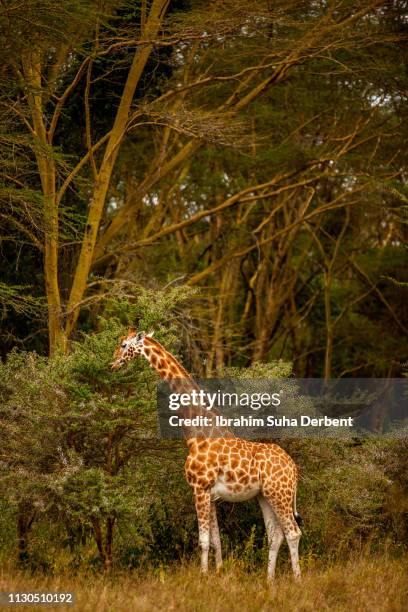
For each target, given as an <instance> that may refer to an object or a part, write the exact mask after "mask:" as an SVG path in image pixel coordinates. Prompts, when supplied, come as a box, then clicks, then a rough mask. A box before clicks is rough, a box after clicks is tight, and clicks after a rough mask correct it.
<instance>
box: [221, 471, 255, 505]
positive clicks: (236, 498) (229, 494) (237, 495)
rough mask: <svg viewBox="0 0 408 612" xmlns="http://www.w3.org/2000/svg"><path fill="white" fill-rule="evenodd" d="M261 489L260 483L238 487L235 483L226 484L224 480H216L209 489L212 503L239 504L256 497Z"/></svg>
mask: <svg viewBox="0 0 408 612" xmlns="http://www.w3.org/2000/svg"><path fill="white" fill-rule="evenodd" d="M260 489H261V485H260V483H251V484H249V485H239V484H237V483H234V482H233V483H231V484H230V483H227V482H225V480H224V478H222V477H221V478H218V480H217V481H216V483H215V485H214V486H213V487H212V489H211V499H212V500H213V501H217V500H222V501H228V502H241V501H246V500H247V499H251V498H252V497H255V495H258V493H259V491H260Z"/></svg>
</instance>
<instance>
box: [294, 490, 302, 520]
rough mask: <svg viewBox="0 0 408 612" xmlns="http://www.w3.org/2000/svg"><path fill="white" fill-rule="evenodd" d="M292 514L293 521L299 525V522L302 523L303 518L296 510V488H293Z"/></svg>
mask: <svg viewBox="0 0 408 612" xmlns="http://www.w3.org/2000/svg"><path fill="white" fill-rule="evenodd" d="M293 516H294V517H295V521H296V522H297V524H298V525H299V527H300V526H301V524H302V523H303V520H302V517H301V516H300V514H299V513H298V511H297V510H296V489H295V495H294V496H293Z"/></svg>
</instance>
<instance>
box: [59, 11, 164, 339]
mask: <svg viewBox="0 0 408 612" xmlns="http://www.w3.org/2000/svg"><path fill="white" fill-rule="evenodd" d="M168 4H169V0H154V1H153V4H152V6H151V9H150V12H149V16H148V19H147V22H146V26H145V29H144V32H143V35H144V36H145V37H146V38H150V39H151V40H153V39H154V38H155V37H156V36H157V33H158V31H159V28H160V26H161V23H162V20H163V18H164V15H165V13H166V10H167V7H168ZM152 49H153V45H146V46H143V47H139V48H138V49H137V51H136V52H135V55H134V58H133V62H132V66H131V68H130V70H129V74H128V77H127V80H126V84H125V87H124V90H123V94H122V97H121V100H120V104H119V107H118V110H117V113H116V117H115V121H114V124H113V127H112V130H111V132H110V137H109V140H108V144H107V145H106V150H105V154H104V157H103V160H102V164H101V167H100V169H99V172H98V176H97V179H96V183H95V188H94V192H93V196H92V201H91V204H90V209H89V213H88V219H87V224H86V228H85V234H84V237H83V239H82V245H81V251H80V254H79V259H78V263H77V266H76V270H75V275H74V280H73V284H72V288H71V293H70V296H69V302H68V309H67V320H66V327H65V332H66V336H67V337H69V335H70V333H71V332H72V331H73V329H74V327H75V324H76V322H77V319H78V315H79V304H80V302H81V300H82V299H83V296H84V293H85V291H86V285H87V280H88V275H89V270H90V268H91V264H92V260H93V257H94V249H95V244H96V239H97V236H98V231H99V225H100V222H101V218H102V213H103V209H104V206H105V199H106V194H107V191H108V188H109V183H110V179H111V176H112V172H113V168H114V165H115V161H116V158H117V156H118V153H119V148H120V145H121V142H122V140H123V137H124V135H125V132H126V125H127V122H128V119H129V112H130V107H131V104H132V101H133V96H134V93H135V90H136V87H137V84H138V82H139V79H140V77H141V76H142V73H143V70H144V68H145V66H146V63H147V60H148V59H149V56H150V54H151V52H152Z"/></svg>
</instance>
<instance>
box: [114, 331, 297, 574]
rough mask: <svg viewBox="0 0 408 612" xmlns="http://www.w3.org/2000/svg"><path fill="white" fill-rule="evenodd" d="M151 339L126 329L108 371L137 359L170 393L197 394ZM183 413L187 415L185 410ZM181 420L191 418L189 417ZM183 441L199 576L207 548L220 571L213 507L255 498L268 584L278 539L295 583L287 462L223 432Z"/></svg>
mask: <svg viewBox="0 0 408 612" xmlns="http://www.w3.org/2000/svg"><path fill="white" fill-rule="evenodd" d="M152 335H153V333H152V332H151V333H146V332H142V331H141V332H138V333H137V332H136V330H135V329H133V328H130V329H129V331H128V334H127V336H124V337H123V338H122V339H121V342H120V345H119V347H118V348H117V349H116V351H115V353H114V361H113V363H112V364H111V369H112V370H118V369H119V368H121V367H122V366H123V365H125V364H126V363H128V362H129V361H131V360H133V359H134V358H136V357H138V356H143V357H144V358H145V359H147V361H148V362H149V365H150V366H151V367H152V368H153V369H154V370H155V371H156V372H157V373H158V375H159V376H160V378H162V379H163V380H165V381H167V383H168V384H169V387H170V389H171V390H172V391H173V392H176V393H190V392H191V391H192V390H195V391H197V390H198V389H199V387H198V385H197V384H196V382H195V381H194V380H193V378H192V377H191V376H190V374H188V372H187V371H186V370H185V369H184V368H183V366H182V365H181V364H180V363H179V362H178V361H177V359H176V358H175V357H174V356H173V355H172V354H171V353H170V352H169V351H167V350H166V349H165V348H164V347H163V346H162V345H161V344H160V343H159V342H157V340H154V339H153V338H152ZM204 409H205V407H204V408H202V410H203V411H204ZM186 410H190V411H191V408H186ZM196 410H198V411H199V410H200V409H199V408H198V409H196ZM205 413H206V414H208V411H207V410H206V411H205ZM187 414H188V415H189V416H191V412H189V413H187ZM195 414H197V412H195ZM184 435H185V438H186V442H187V446H188V451H189V453H188V456H187V459H186V463H185V475H186V479H187V482H188V483H189V485H190V486H191V488H192V490H193V493H194V499H195V507H196V512H197V519H198V532H199V545H200V548H201V571H202V573H204V574H206V573H207V572H208V556H209V549H210V547H211V548H213V549H214V551H215V565H216V570H217V571H219V570H220V569H221V566H222V553H221V541H220V534H219V528H218V521H217V511H216V505H215V504H216V501H218V500H223V501H228V502H240V501H246V500H248V499H251V498H253V497H257V499H258V502H259V505H260V507H261V511H262V514H263V518H264V522H265V528H266V534H267V539H268V545H269V553H268V570H267V578H268V581H272V580H273V578H274V575H275V567H276V559H277V555H278V552H279V548H280V546H281V544H282V541H283V539H284V538H286V542H287V544H288V547H289V551H290V557H291V563H292V570H293V574H294V577H295V579H300V566H299V552H298V549H299V540H300V537H301V531H300V529H299V526H298V524H300V516H299V515H298V514H297V512H296V488H297V477H298V472H297V467H296V465H295V463H294V461H293V459H292V458H291V457H290V456H289V455H288V454H287V453H286V451H285V450H283V449H282V448H281V447H280V446H278V445H277V444H274V443H263V442H255V441H250V440H244V439H242V438H238V437H236V436H235V435H233V434H232V433H231V432H230V431H228V430H227V429H218V430H217V429H215V428H212V429H211V431H206V432H204V433H203V432H197V430H196V429H195V430H194V431H191V430H188V429H187V430H186V431H185V432H184Z"/></svg>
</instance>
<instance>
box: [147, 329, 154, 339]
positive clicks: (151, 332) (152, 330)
mask: <svg viewBox="0 0 408 612" xmlns="http://www.w3.org/2000/svg"><path fill="white" fill-rule="evenodd" d="M146 336H147V337H148V338H151V337H152V336H154V329H151V330H150V331H149V332H148V333H147V334H146Z"/></svg>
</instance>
